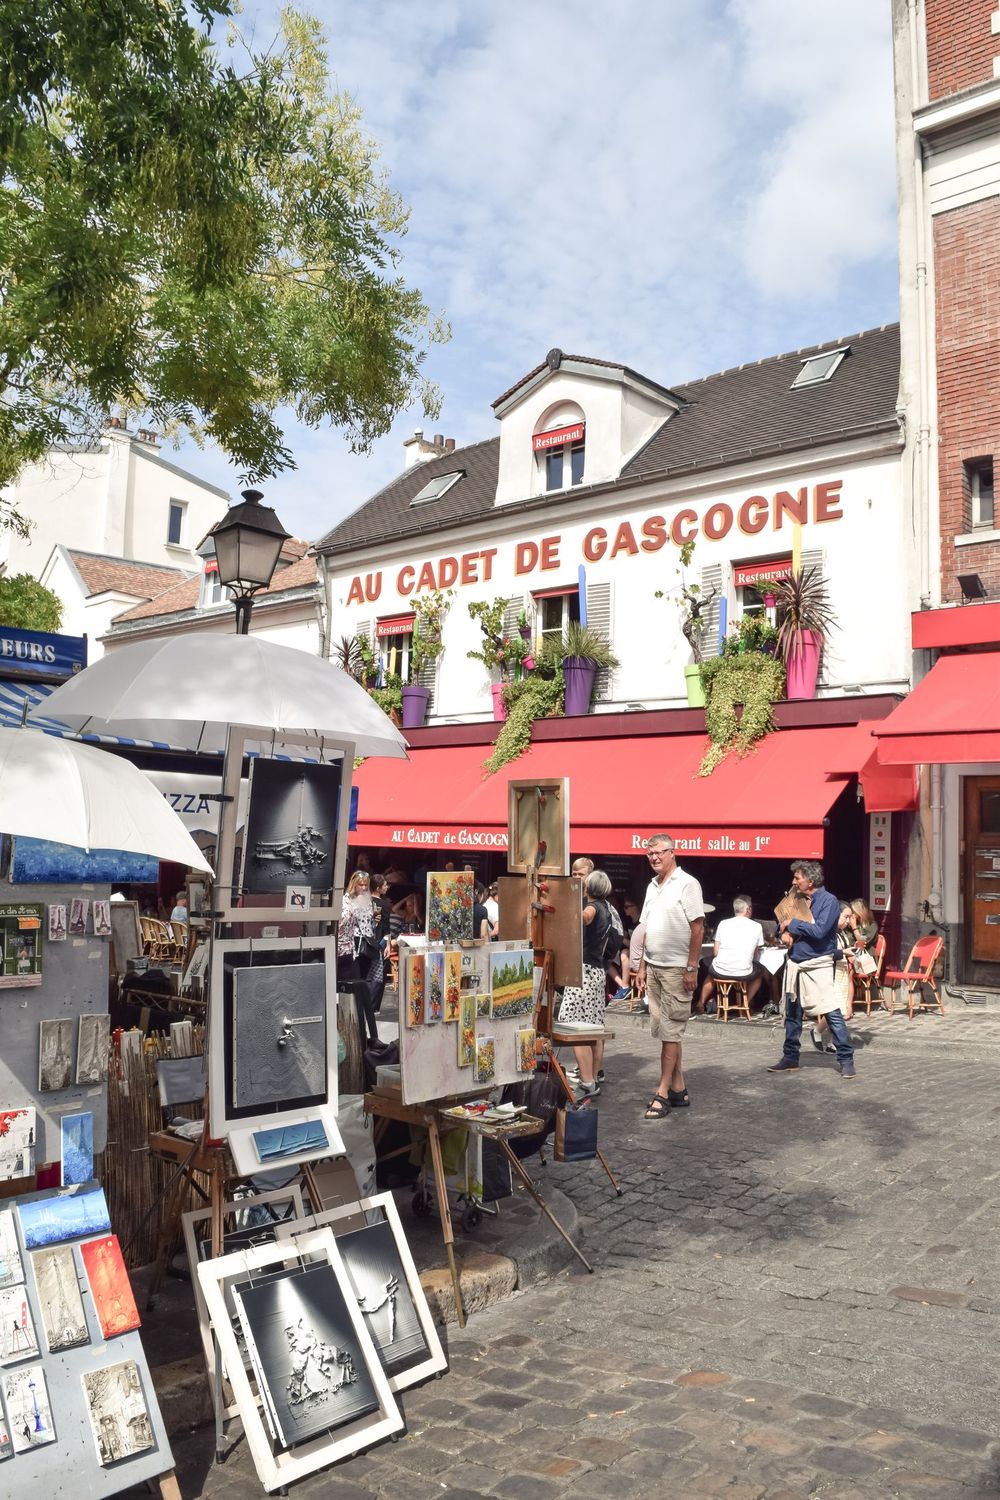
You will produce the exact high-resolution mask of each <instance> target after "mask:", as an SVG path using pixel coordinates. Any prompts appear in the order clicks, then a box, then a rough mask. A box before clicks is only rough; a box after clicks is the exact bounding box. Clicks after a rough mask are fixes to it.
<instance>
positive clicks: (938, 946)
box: [885, 934, 945, 1021]
mask: <svg viewBox="0 0 1000 1500" xmlns="http://www.w3.org/2000/svg"><path fill="white" fill-rule="evenodd" d="M943 950H944V938H942V937H935V936H934V935H933V934H932V935H931V936H929V937H922V938H918V939H917V941H916V942H915V943H914V945H913V947H912V948H911V949H910V956H909V958H908V959H907V960H906V963H905V964H904V965H903V967H902V968H901V969H887V970H886V975H885V983H886V984H889V985H895V984H905V985H906V991H907V993H906V1012H907V1016H908V1018H909V1019H910V1020H911V1021H912V1020H913V1010H914V1003H916V1008H917V1009H918V1010H924V1009H926V1008H927V1007H928V1006H930V1005H936V1006H937V1008H938V1010H939V1011H940V1012H941V1014H942V1015H944V1013H945V1010H944V1001H943V1000H942V999H941V996H940V994H939V993H938V987H937V985H936V984H935V982H934V965H935V964H936V963H937V961H938V959H939V958H940V957H941V954H942V952H943ZM925 984H926V985H927V986H928V988H929V989H930V992H931V994H932V995H933V997H934V998H933V1000H931V1001H925V1000H924V998H923V986H924V985H925ZM894 1010H895V1004H894V996H893V993H892V990H891V989H890V991H889V1014H890V1015H891V1014H892V1013H893V1012H894Z"/></svg>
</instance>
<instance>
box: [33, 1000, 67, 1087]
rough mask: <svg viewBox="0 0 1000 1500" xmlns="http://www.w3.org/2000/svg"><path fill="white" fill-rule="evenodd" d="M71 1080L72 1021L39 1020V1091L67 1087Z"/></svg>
mask: <svg viewBox="0 0 1000 1500" xmlns="http://www.w3.org/2000/svg"><path fill="white" fill-rule="evenodd" d="M72 1082H73V1022H72V1020H71V1019H70V1018H69V1017H66V1018H65V1019H60V1020H58V1021H40V1022H39V1038H38V1088H39V1092H40V1093H45V1092H46V1091H51V1090H54V1089H68V1088H69V1086H70V1084H71V1083H72Z"/></svg>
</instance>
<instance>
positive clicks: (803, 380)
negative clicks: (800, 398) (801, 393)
mask: <svg viewBox="0 0 1000 1500" xmlns="http://www.w3.org/2000/svg"><path fill="white" fill-rule="evenodd" d="M850 352H851V346H850V344H845V345H844V346H843V348H842V349H828V350H827V351H826V353H825V354H810V356H809V358H808V359H804V360H803V361H802V368H801V370H800V371H799V373H798V374H797V375H796V377H795V379H794V380H793V381H792V390H793V391H797V390H801V388H802V387H803V386H804V385H823V384H824V382H825V381H827V380H832V378H833V376H834V375H835V374H836V373H837V370H838V369H839V368H840V364H841V361H842V360H843V359H844V356H845V355H847V354H850Z"/></svg>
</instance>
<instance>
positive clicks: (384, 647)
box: [375, 615, 413, 682]
mask: <svg viewBox="0 0 1000 1500" xmlns="http://www.w3.org/2000/svg"><path fill="white" fill-rule="evenodd" d="M375 644H376V646H377V648H378V670H379V680H380V681H382V682H384V681H385V679H386V677H390V676H395V677H401V678H402V680H403V681H404V682H407V681H408V680H409V675H410V652H411V650H412V647H413V616H412V615H397V616H394V617H393V618H392V619H389V620H379V621H377V623H376V625H375Z"/></svg>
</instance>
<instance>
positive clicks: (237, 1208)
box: [181, 1182, 302, 1417]
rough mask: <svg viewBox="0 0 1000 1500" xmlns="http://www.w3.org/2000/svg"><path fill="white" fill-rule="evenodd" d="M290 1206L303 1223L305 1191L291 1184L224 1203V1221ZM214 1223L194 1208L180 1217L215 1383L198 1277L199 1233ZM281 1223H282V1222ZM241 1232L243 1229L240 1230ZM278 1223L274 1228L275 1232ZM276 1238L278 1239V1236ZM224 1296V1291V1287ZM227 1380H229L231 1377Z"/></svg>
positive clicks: (232, 1410)
mask: <svg viewBox="0 0 1000 1500" xmlns="http://www.w3.org/2000/svg"><path fill="white" fill-rule="evenodd" d="M279 1203H286V1204H288V1203H290V1204H291V1205H292V1207H293V1209H294V1211H295V1218H294V1220H292V1221H291V1222H301V1220H302V1189H301V1187H300V1186H299V1184H298V1183H297V1182H292V1183H289V1185H288V1186H287V1187H283V1188H272V1189H270V1190H269V1191H268V1192H266V1193H255V1194H254V1195H253V1197H252V1198H235V1199H233V1200H232V1202H229V1203H223V1205H222V1213H223V1217H225V1216H226V1215H228V1214H234V1213H245V1212H246V1211H247V1210H249V1209H253V1208H266V1207H267V1206H268V1205H269V1204H279ZM211 1220H212V1210H211V1209H210V1208H195V1209H192V1210H191V1211H190V1212H189V1213H186V1214H182V1215H181V1224H182V1227H183V1230H184V1248H185V1250H186V1251H187V1258H188V1266H189V1267H190V1270H191V1284H192V1286H193V1287H194V1305H195V1311H196V1312H197V1314H198V1332H199V1334H200V1335H201V1347H202V1348H203V1349H204V1351H205V1365H206V1367H207V1369H208V1375H209V1379H210V1380H214V1379H215V1340H214V1339H213V1337H212V1324H211V1320H210V1318H209V1312H208V1303H207V1302H206V1301H205V1294H204V1292H203V1291H202V1289H201V1282H200V1281H199V1279H198V1276H197V1268H198V1266H199V1265H201V1256H200V1255H199V1254H198V1235H197V1230H198V1226H199V1225H200V1224H209V1223H211ZM279 1222H280V1221H279ZM239 1227H240V1228H242V1227H244V1226H242V1225H241V1226H239ZM277 1228H278V1223H277V1222H276V1224H275V1230H277ZM275 1238H276V1239H277V1238H278V1235H277V1233H276V1234H275ZM223 1295H225V1287H223ZM224 1373H226V1378H227V1379H228V1373H227V1372H225V1371H224ZM225 1412H226V1416H227V1417H232V1416H235V1415H236V1406H235V1404H233V1403H230V1404H229V1405H228V1406H227V1407H226V1408H225Z"/></svg>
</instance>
